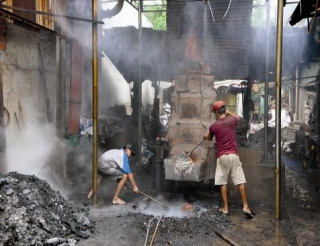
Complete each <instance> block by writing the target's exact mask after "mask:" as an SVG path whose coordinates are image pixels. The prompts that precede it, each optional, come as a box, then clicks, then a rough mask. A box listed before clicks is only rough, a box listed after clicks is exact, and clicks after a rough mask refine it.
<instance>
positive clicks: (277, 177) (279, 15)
mask: <svg viewBox="0 0 320 246" xmlns="http://www.w3.org/2000/svg"><path fill="white" fill-rule="evenodd" d="M282 34H283V0H278V10H277V46H276V165H275V219H276V220H280V219H281V151H280V148H281V76H282V38H283V37H282Z"/></svg>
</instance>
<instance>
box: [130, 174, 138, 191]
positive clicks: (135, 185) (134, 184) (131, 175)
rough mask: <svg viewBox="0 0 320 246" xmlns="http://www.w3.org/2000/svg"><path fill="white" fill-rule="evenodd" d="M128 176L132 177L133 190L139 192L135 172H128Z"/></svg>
mask: <svg viewBox="0 0 320 246" xmlns="http://www.w3.org/2000/svg"><path fill="white" fill-rule="evenodd" d="M128 178H129V179H130V182H131V185H132V189H133V191H134V192H136V193H138V192H139V189H138V186H137V184H136V181H135V180H134V177H133V174H132V173H128Z"/></svg>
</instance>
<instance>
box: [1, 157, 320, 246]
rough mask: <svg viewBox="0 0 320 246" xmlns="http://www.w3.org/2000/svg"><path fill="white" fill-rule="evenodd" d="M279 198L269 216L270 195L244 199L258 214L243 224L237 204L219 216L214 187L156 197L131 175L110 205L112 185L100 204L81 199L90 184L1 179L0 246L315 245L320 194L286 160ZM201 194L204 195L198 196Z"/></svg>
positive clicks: (144, 178)
mask: <svg viewBox="0 0 320 246" xmlns="http://www.w3.org/2000/svg"><path fill="white" fill-rule="evenodd" d="M284 164H285V167H286V172H285V181H286V185H285V190H284V192H285V200H284V201H282V207H281V219H280V220H276V219H275V212H274V202H273V198H270V200H269V201H256V200H252V199H250V196H249V199H250V200H249V204H250V207H251V209H252V211H254V212H255V213H256V215H255V218H253V219H248V218H247V217H246V216H245V215H244V214H243V213H242V205H241V203H240V200H239V201H237V202H230V204H229V205H230V206H229V208H230V209H229V215H224V214H221V213H220V212H219V208H220V206H221V204H220V193H219V190H218V189H216V188H215V187H210V188H209V189H206V190H205V187H201V186H199V187H196V188H195V187H191V186H186V185H184V187H186V188H185V189H184V190H179V189H177V187H176V188H175V189H172V191H174V192H168V191H167V192H162V193H160V194H158V195H157V194H155V191H154V189H153V185H152V184H154V182H153V181H154V179H153V178H152V177H151V176H149V175H147V174H146V173H143V172H142V173H141V174H137V175H136V181H137V184H138V186H139V189H140V191H142V192H143V193H144V194H147V196H148V195H149V196H151V197H152V198H154V199H155V200H153V199H149V198H148V197H147V196H146V195H144V194H141V193H140V194H136V193H133V191H132V190H131V189H130V188H126V189H125V190H123V192H122V196H121V197H122V199H124V200H125V201H126V202H127V204H125V205H113V204H112V202H111V201H112V197H113V193H114V191H115V188H116V185H117V183H116V182H115V181H114V180H105V182H104V183H103V184H102V186H101V187H100V189H99V192H98V195H99V196H98V204H99V205H94V206H93V205H91V202H92V201H91V200H89V199H87V194H88V192H89V190H90V180H87V181H88V182H83V183H79V184H74V183H72V184H70V185H71V186H70V187H69V188H70V189H69V191H70V192H69V193H65V191H64V192H63V195H61V193H60V192H58V191H54V190H53V189H51V187H50V186H49V185H48V184H47V182H46V181H44V180H40V179H38V178H37V177H35V176H26V175H20V174H9V175H2V176H1V177H0V202H1V203H0V215H1V216H0V245H59V246H71V245H72V246H74V245H80V246H86V245H90V246H95V245H110V246H111V245H112V246H113V245H120V246H121V245H132V246H136V245H159V246H160V245H183V246H194V245H196V246H207V245H210V246H211V245H212V246H214V245H217V246H218V245H222V246H223V245H250V246H251V245H252V246H255V245H266V246H269V245H270V246H271V245H272V246H273V245H284V246H289V245H291V246H295V245H307V246H313V245H319V241H320V221H319V218H320V210H319V204H320V193H319V189H317V187H318V186H316V185H315V184H313V183H310V182H308V181H307V174H308V173H307V172H306V170H303V169H302V168H301V165H300V163H299V162H298V161H296V160H294V159H290V158H288V159H285V160H284ZM204 191H205V192H204Z"/></svg>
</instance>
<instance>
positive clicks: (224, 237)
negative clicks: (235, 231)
mask: <svg viewBox="0 0 320 246" xmlns="http://www.w3.org/2000/svg"><path fill="white" fill-rule="evenodd" d="M210 228H211V229H212V230H213V231H214V232H215V233H216V234H217V235H218V236H219V237H221V238H222V239H223V240H225V241H226V242H228V243H229V244H231V245H233V246H240V245H239V244H237V243H235V242H234V241H232V240H231V239H230V238H228V237H226V236H225V235H224V234H222V233H221V232H220V231H218V230H217V229H215V228H212V227H210Z"/></svg>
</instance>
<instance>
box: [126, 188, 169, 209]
mask: <svg viewBox="0 0 320 246" xmlns="http://www.w3.org/2000/svg"><path fill="white" fill-rule="evenodd" d="M129 187H130V189H132V190H133V188H132V187H131V186H129ZM138 193H140V194H141V195H144V196H145V197H148V198H149V199H151V200H153V201H155V202H157V203H159V204H161V205H162V206H164V207H165V208H169V207H168V206H167V205H165V204H163V203H162V202H159V201H158V200H156V199H155V198H153V197H151V196H149V195H147V194H145V193H143V192H141V191H138Z"/></svg>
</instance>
